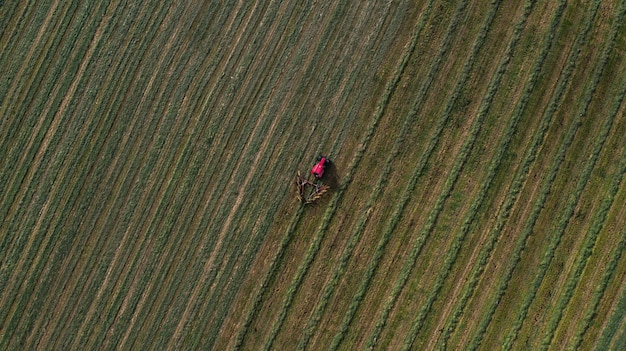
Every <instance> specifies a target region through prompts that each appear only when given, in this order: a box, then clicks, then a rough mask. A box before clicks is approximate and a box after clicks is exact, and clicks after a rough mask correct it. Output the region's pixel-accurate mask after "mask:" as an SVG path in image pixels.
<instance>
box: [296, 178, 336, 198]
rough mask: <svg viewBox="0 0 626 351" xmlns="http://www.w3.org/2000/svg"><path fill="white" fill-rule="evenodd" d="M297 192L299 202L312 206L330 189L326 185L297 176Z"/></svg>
mask: <svg viewBox="0 0 626 351" xmlns="http://www.w3.org/2000/svg"><path fill="white" fill-rule="evenodd" d="M295 184H296V191H297V194H298V200H299V201H301V202H303V203H305V204H312V203H314V202H315V201H317V200H318V199H319V198H321V197H322V195H324V194H325V193H326V192H327V191H328V189H330V187H329V186H328V185H326V184H318V183H316V182H315V181H310V180H308V179H306V178H304V177H303V176H302V175H300V172H298V175H297V176H296V182H295Z"/></svg>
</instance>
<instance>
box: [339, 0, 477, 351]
mask: <svg viewBox="0 0 626 351" xmlns="http://www.w3.org/2000/svg"><path fill="white" fill-rule="evenodd" d="M466 5H467V4H466V2H461V3H460V4H459V6H457V8H456V11H455V15H454V18H453V19H452V20H451V22H450V25H449V26H448V29H447V33H446V36H445V38H444V39H443V41H442V43H441V45H440V46H439V49H438V51H437V55H436V57H435V60H434V61H433V63H432V64H431V66H430V70H429V72H428V75H427V77H426V79H425V80H424V83H423V84H422V86H421V88H420V91H419V93H418V95H417V98H416V100H415V103H414V104H413V107H412V109H411V111H410V112H409V115H408V118H409V119H410V120H413V119H414V118H415V116H417V114H418V112H419V110H420V109H421V106H422V104H423V102H424V98H425V96H426V93H427V92H428V90H429V89H430V86H431V84H432V82H433V80H434V78H435V76H436V75H437V73H438V72H439V69H440V66H441V63H442V61H443V57H444V56H445V54H446V53H447V52H448V50H449V47H450V45H451V42H452V35H453V33H454V32H455V31H456V28H457V26H458V23H459V22H460V20H461V17H462V14H463V12H464V10H465V7H466ZM427 6H428V7H427V8H426V9H427V12H424V13H423V14H422V16H423V17H422V18H420V21H419V23H418V25H417V26H416V29H415V31H414V32H413V35H412V39H411V46H412V47H414V45H415V44H416V42H417V39H418V38H419V35H420V33H421V30H422V28H423V26H424V24H425V23H426V21H427V20H428V15H429V14H430V11H431V8H432V2H429V3H428V5H427ZM407 55H410V53H408V54H407ZM407 59H408V57H407ZM444 125H445V121H443V120H442V119H441V120H440V121H439V124H438V127H439V128H437V131H436V132H435V135H434V136H433V137H432V138H431V139H430V141H429V144H428V149H427V152H426V153H425V154H424V155H428V156H429V155H430V154H431V153H432V151H433V150H434V148H435V146H436V145H437V142H438V139H439V136H440V135H441V131H442V130H443V126H444ZM427 160H428V157H427V156H426V157H422V159H421V160H420V161H423V162H421V167H419V166H418V170H419V172H418V171H416V172H415V173H414V174H416V173H419V174H418V176H415V177H414V178H415V181H414V182H413V187H414V185H415V183H416V182H417V178H418V177H419V175H421V173H422V171H423V169H424V167H425V164H426V161H427ZM409 194H410V191H408V189H407V190H406V191H405V192H404V200H401V204H400V205H399V206H398V207H397V208H396V210H395V212H394V215H392V221H391V223H390V225H388V226H387V228H388V229H386V230H385V233H383V237H382V238H381V241H380V242H379V245H378V246H377V248H376V251H375V254H374V257H373V258H372V261H370V262H371V263H370V265H368V268H367V270H366V273H365V276H364V278H363V279H362V280H361V284H360V285H359V287H358V289H357V291H356V293H355V295H354V296H353V298H352V301H351V302H350V305H349V307H348V311H347V312H346V314H345V316H344V318H343V320H342V323H341V326H340V329H339V331H338V332H337V333H336V335H335V337H334V338H333V340H332V344H331V350H336V349H337V348H338V347H339V345H340V344H341V342H342V341H343V338H344V337H345V334H346V332H347V330H348V327H349V326H350V324H351V323H352V320H353V318H354V315H355V314H356V311H357V309H358V307H359V306H360V304H361V302H362V300H363V298H364V297H365V292H366V291H367V288H368V286H369V284H370V282H371V279H372V277H373V276H374V273H375V270H376V268H377V266H378V262H380V259H381V258H382V254H383V251H384V247H385V246H386V243H387V241H388V239H389V238H390V235H391V232H393V230H394V229H395V226H396V225H397V224H398V223H399V220H400V216H401V213H402V212H403V210H404V208H405V207H406V204H407V203H408V199H409Z"/></svg>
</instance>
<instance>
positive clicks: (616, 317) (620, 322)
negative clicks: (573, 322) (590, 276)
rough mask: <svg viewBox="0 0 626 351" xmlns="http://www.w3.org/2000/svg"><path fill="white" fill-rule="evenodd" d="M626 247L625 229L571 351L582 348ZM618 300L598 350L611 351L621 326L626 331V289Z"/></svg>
mask: <svg viewBox="0 0 626 351" xmlns="http://www.w3.org/2000/svg"><path fill="white" fill-rule="evenodd" d="M625 247H626V229H623V230H622V233H621V239H620V241H619V243H618V245H617V247H616V248H615V250H614V251H613V252H614V253H613V257H611V262H610V263H609V266H608V267H607V269H606V270H605V273H604V275H603V276H602V284H601V285H600V286H598V288H597V289H596V291H595V293H594V295H593V299H592V303H593V304H591V305H590V306H589V309H588V310H587V314H586V315H585V320H583V322H585V323H583V324H581V325H580V326H579V330H578V332H577V334H576V338H575V339H574V340H573V343H572V345H570V347H569V349H570V350H576V349H578V348H579V347H580V344H581V342H582V338H583V336H584V333H585V332H586V330H587V329H588V328H589V324H590V323H591V320H592V319H593V318H594V317H595V316H596V313H597V308H598V305H599V304H600V300H601V299H602V296H603V295H604V291H605V290H606V287H607V286H608V284H609V282H610V280H611V279H612V277H613V275H614V272H615V268H616V267H617V264H618V263H619V260H620V257H622V254H623V252H624V249H625ZM618 298H619V301H617V304H616V306H615V309H614V310H613V312H612V314H611V316H610V317H609V320H608V321H607V323H606V325H605V327H604V330H602V335H600V337H599V339H598V342H597V344H596V345H595V346H596V349H597V350H609V349H610V346H611V344H612V342H613V340H614V338H615V336H616V335H615V334H616V333H617V331H618V330H619V328H620V326H621V327H622V328H623V329H624V330H626V328H624V316H625V315H626V289H625V288H622V295H621V296H620V297H618ZM623 334H624V333H623V332H622V338H623Z"/></svg>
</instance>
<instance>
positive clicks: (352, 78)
mask: <svg viewBox="0 0 626 351" xmlns="http://www.w3.org/2000/svg"><path fill="white" fill-rule="evenodd" d="M376 27H378V25H376ZM364 43H365V42H364ZM371 45H373V43H371V42H368V47H366V48H364V49H362V50H357V51H356V52H367V51H369V50H370V49H371ZM349 71H350V70H349ZM338 74H339V75H340V74H341V73H340V72H339V71H338ZM357 76H358V75H357V74H350V75H349V77H346V78H344V82H345V84H342V89H340V91H339V92H338V93H336V94H335V96H340V97H341V98H342V99H341V100H342V101H345V100H346V97H347V96H348V94H342V93H341V92H343V91H346V90H347V89H350V87H352V86H354V84H355V82H356V78H357ZM340 103H342V102H340ZM354 105H355V106H356V105H358V104H354ZM356 114H357V112H356V111H350V112H349V113H348V114H347V116H346V118H345V119H344V121H343V125H342V127H341V128H340V132H339V133H338V134H337V136H336V138H335V141H334V142H333V147H332V148H331V152H330V154H331V155H332V154H335V153H336V151H337V150H336V148H337V146H338V145H340V144H339V142H340V141H342V140H343V136H344V135H345V133H344V130H345V129H346V127H347V126H348V125H350V123H351V121H352V120H353V119H354V117H355V116H356ZM330 129H333V128H327V130H330ZM322 139H325V138H324V137H323V138H322ZM281 155H282V151H281ZM278 158H279V159H280V158H281V157H280V156H278ZM265 226H267V224H266V225H265ZM254 252H256V250H254V251H253V252H252V253H254ZM309 257H311V256H309ZM239 272H242V270H241V269H240V270H239ZM300 272H302V271H300ZM233 281H237V279H233ZM292 290H293V289H292ZM226 295H228V294H226ZM231 295H232V293H231ZM220 306H222V304H220ZM222 310H223V311H227V309H222ZM283 318H284V316H283ZM274 329H276V328H274Z"/></svg>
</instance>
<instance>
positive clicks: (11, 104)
mask: <svg viewBox="0 0 626 351" xmlns="http://www.w3.org/2000/svg"><path fill="white" fill-rule="evenodd" d="M64 5H65V6H67V7H66V8H63V9H62V12H59V15H57V16H58V17H57V16H54V15H49V12H52V11H53V10H52V9H51V5H50V4H49V3H41V4H38V6H35V7H36V9H37V10H38V11H31V10H32V8H31V7H33V6H32V4H30V5H28V6H27V9H25V12H27V13H30V14H29V16H28V17H27V18H21V21H20V23H21V24H26V27H27V28H29V30H24V28H20V29H18V30H16V32H15V33H14V34H15V35H17V34H18V31H19V35H18V37H17V38H15V37H13V38H11V39H12V40H11V41H13V45H11V44H9V45H8V46H7V47H5V49H6V50H3V51H2V54H3V57H2V59H3V61H2V62H7V61H8V62H10V63H8V64H6V65H3V67H2V68H1V70H2V71H1V72H2V74H3V76H4V77H5V81H3V82H1V84H0V97H1V98H2V99H1V101H2V104H1V105H0V113H2V115H3V116H11V117H8V121H7V125H6V128H3V130H2V131H0V136H1V139H0V155H2V161H3V168H2V178H1V179H0V180H1V181H2V182H3V184H6V179H7V178H8V177H9V176H10V175H11V174H10V172H9V173H6V171H7V170H11V168H8V166H10V165H11V164H10V163H7V162H6V161H7V160H8V159H10V157H17V155H15V153H14V152H12V150H10V149H9V146H10V145H12V144H15V143H20V144H21V145H24V143H26V142H27V141H28V136H29V134H23V133H20V134H18V133H17V132H18V131H20V129H21V128H22V127H23V126H24V125H26V126H28V127H34V126H35V125H36V123H37V119H35V118H32V119H31V118H28V117H29V116H28V114H25V113H24V112H23V111H26V110H27V109H28V108H30V106H31V102H32V100H33V97H34V96H35V95H34V94H35V92H36V91H37V90H39V89H41V87H42V85H41V84H34V86H31V85H29V83H33V82H40V81H41V80H40V79H41V77H42V75H45V74H46V72H47V71H48V70H49V68H50V67H51V64H52V63H53V62H55V59H56V58H57V57H58V56H56V53H57V52H58V45H59V42H60V41H59V38H57V37H56V36H54V35H50V34H52V33H56V32H54V29H57V28H48V27H47V26H50V25H54V23H55V21H67V20H68V19H69V18H70V17H71V14H72V11H70V10H69V9H71V7H70V6H71V4H64ZM48 16H49V17H48ZM32 23H42V24H44V25H45V26H46V27H39V28H37V27H36V26H32V25H31V24H32ZM3 28H4V27H3ZM36 28H37V29H39V30H36ZM43 29H47V31H46V30H43ZM42 30H43V31H42ZM35 39H38V41H37V42H36V44H38V45H35V44H33V42H35ZM18 45H19V46H18ZM42 52H45V58H44V59H43V60H42V59H39V60H37V61H35V60H33V59H32V58H33V57H37V55H42ZM5 55H6V56H5ZM9 58H11V59H9ZM26 87H28V89H27V88H26ZM27 98H28V99H29V100H26V99H27ZM26 102H28V103H26ZM31 117H34V116H31ZM23 137H26V138H23ZM11 149H12V148H11ZM22 150H23V149H22ZM9 155H12V156H10V157H8V156H9ZM18 155H19V153H18ZM5 195H6V194H5ZM3 198H4V196H3Z"/></svg>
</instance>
